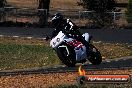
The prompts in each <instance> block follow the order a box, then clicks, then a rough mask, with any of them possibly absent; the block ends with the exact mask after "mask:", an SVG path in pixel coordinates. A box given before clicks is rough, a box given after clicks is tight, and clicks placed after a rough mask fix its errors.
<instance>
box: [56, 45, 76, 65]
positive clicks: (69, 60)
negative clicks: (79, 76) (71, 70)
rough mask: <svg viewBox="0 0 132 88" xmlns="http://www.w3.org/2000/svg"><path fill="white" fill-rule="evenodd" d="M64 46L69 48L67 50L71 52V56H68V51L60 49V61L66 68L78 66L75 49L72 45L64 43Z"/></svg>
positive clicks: (58, 52)
mask: <svg viewBox="0 0 132 88" xmlns="http://www.w3.org/2000/svg"><path fill="white" fill-rule="evenodd" d="M62 45H65V46H67V48H68V50H69V55H68V56H67V53H66V49H63V48H58V50H57V51H56V52H57V55H58V57H59V59H60V60H61V61H62V63H64V64H65V65H66V66H68V67H75V64H76V55H75V51H74V49H73V48H72V47H71V46H70V45H68V44H66V43H63V44H62Z"/></svg>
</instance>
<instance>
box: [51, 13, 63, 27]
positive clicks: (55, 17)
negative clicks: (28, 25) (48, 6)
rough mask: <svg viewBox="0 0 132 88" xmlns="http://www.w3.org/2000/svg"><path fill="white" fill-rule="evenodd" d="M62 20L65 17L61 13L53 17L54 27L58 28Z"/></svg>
mask: <svg viewBox="0 0 132 88" xmlns="http://www.w3.org/2000/svg"><path fill="white" fill-rule="evenodd" d="M62 20H63V15H62V14H61V13H56V14H54V15H53V17H52V25H53V26H54V27H57V26H58V25H59V24H60V22H61V21H62Z"/></svg>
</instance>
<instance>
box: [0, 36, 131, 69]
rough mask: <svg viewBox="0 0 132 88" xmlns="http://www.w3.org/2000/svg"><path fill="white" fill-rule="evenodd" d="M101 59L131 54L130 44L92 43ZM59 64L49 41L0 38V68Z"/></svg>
mask: <svg viewBox="0 0 132 88" xmlns="http://www.w3.org/2000/svg"><path fill="white" fill-rule="evenodd" d="M93 45H95V46H96V47H97V48H98V49H99V50H100V52H101V54H102V57H103V59H113V58H118V57H124V56H131V55H132V46H129V45H127V44H111V43H103V42H99V43H95V42H94V43H93ZM58 64H61V61H60V60H59V58H58V57H57V55H56V53H55V51H53V49H52V48H51V47H50V46H49V41H47V42H46V41H44V40H42V39H26V38H11V37H1V38H0V69H1V70H9V69H22V68H31V67H42V66H51V65H58Z"/></svg>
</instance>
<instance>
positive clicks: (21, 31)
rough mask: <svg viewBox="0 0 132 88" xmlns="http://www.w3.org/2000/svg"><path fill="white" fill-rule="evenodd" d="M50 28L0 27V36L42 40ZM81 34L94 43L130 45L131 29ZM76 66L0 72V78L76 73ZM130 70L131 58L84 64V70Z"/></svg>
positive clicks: (85, 30)
mask: <svg viewBox="0 0 132 88" xmlns="http://www.w3.org/2000/svg"><path fill="white" fill-rule="evenodd" d="M52 31H53V29H52V28H15V27H0V36H3V35H5V36H20V37H35V38H44V37H46V36H47V35H48V36H50V35H51V33H52ZM80 32H81V33H85V32H88V33H89V34H90V35H92V36H93V40H94V41H104V42H110V43H111V42H112V43H128V44H130V45H132V29H120V30H114V29H113V30H108V29H106V30H105V29H80ZM78 66H79V65H77V66H76V67H73V68H69V67H66V66H65V65H58V66H54V67H41V68H31V69H17V70H11V71H7V70H6V71H0V76H9V75H19V74H21V75H27V74H39V73H43V74H44V73H45V74H46V73H58V72H76V71H78ZM125 68H132V56H131V57H123V58H117V59H114V60H105V61H103V62H102V63H101V64H100V65H97V66H96V65H92V64H89V63H86V64H84V69H85V70H105V69H125Z"/></svg>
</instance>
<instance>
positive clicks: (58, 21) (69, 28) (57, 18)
mask: <svg viewBox="0 0 132 88" xmlns="http://www.w3.org/2000/svg"><path fill="white" fill-rule="evenodd" d="M52 25H53V27H54V28H55V29H54V31H53V32H52V35H51V38H53V37H55V36H56V35H57V34H58V33H59V32H60V31H62V32H64V33H65V34H66V35H67V36H68V37H72V38H75V39H76V40H78V41H80V42H81V43H82V44H84V45H85V46H86V48H87V49H86V50H87V53H88V45H89V44H88V42H87V41H86V40H85V39H84V37H83V36H82V34H81V33H80V32H79V30H77V29H78V27H77V26H76V25H75V24H74V23H73V22H72V21H71V20H70V19H64V18H63V15H62V14H61V13H56V14H54V15H53V17H52Z"/></svg>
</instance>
